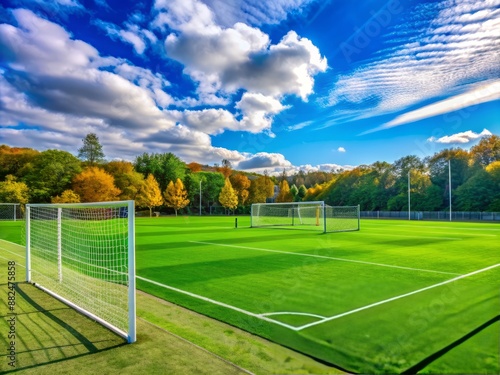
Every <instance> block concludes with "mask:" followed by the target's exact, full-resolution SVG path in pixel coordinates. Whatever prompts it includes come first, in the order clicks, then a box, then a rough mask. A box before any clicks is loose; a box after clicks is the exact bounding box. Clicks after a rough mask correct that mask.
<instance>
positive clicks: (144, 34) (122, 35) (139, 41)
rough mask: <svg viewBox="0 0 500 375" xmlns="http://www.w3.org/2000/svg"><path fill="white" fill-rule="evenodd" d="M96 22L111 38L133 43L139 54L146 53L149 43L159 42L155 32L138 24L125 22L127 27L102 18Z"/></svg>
mask: <svg viewBox="0 0 500 375" xmlns="http://www.w3.org/2000/svg"><path fill="white" fill-rule="evenodd" d="M94 24H95V25H96V26H98V27H100V28H101V29H103V30H104V31H105V32H106V34H108V36H109V37H110V38H112V39H118V40H121V41H122V42H124V43H128V44H131V45H132V47H133V48H134V51H135V52H136V53H137V54H138V55H142V54H144V51H145V50H146V47H147V45H148V44H155V43H156V42H157V37H156V35H155V34H154V33H152V32H151V31H150V30H147V29H141V28H140V27H139V26H138V25H136V24H132V23H125V29H121V28H120V27H118V26H117V25H115V24H113V23H110V22H104V21H102V20H97V21H94Z"/></svg>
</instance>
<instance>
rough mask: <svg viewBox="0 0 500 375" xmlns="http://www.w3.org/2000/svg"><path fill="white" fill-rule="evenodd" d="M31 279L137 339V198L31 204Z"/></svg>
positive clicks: (28, 218)
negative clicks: (113, 200)
mask: <svg viewBox="0 0 500 375" xmlns="http://www.w3.org/2000/svg"><path fill="white" fill-rule="evenodd" d="M25 221H26V280H27V282H29V283H33V284H34V285H35V286H37V287H38V288H40V289H42V290H44V291H46V292H47V293H49V294H50V295H52V296H54V297H55V298H57V299H59V300H61V301H62V302H64V303H66V304H67V305H69V306H71V307H73V308H74V309H76V310H77V311H79V312H81V313H83V314H84V315H87V316H88V317H90V318H91V319H93V320H95V321H97V322H99V323H101V324H102V325H104V326H105V327H107V328H109V329H111V330H112V331H114V332H116V333H117V334H119V335H120V336H122V337H124V338H125V339H127V341H128V342H129V343H132V342H135V341H136V301H135V298H136V296H135V290H136V287H135V208H134V201H121V202H99V203H67V204H27V205H26V212H25Z"/></svg>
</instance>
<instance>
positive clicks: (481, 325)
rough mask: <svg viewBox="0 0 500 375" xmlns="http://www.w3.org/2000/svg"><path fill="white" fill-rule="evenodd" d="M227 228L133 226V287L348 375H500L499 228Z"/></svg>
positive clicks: (165, 220) (152, 221)
mask: <svg viewBox="0 0 500 375" xmlns="http://www.w3.org/2000/svg"><path fill="white" fill-rule="evenodd" d="M234 220H235V218H234V217H229V216H228V217H201V218H200V217H178V218H175V217H160V218H137V219H136V263H137V286H138V288H139V289H142V290H144V291H146V292H148V293H151V294H153V295H156V296H158V297H160V298H162V299H165V300H168V301H171V302H174V303H176V304H178V305H181V306H184V307H187V308H189V309H191V310H193V311H197V312H200V313H202V314H205V315H207V316H210V317H213V318H215V319H217V320H220V321H223V322H226V323H229V324H232V325H234V326H237V327H239V328H242V329H244V330H247V331H249V332H251V333H254V334H257V335H259V336H262V337H265V338H268V339H271V340H273V341H275V342H277V343H279V344H281V345H283V346H286V347H289V348H292V349H294V350H296V351H298V352H301V353H304V354H307V355H309V356H311V357H313V358H316V359H320V360H322V361H324V362H326V363H328V364H330V365H333V366H336V367H338V368H340V369H344V370H347V371H349V372H357V373H374V374H375V373H411V374H413V373H433V374H436V373H442V374H453V373H454V374H464V373H470V374H498V373H500V355H499V352H500V314H499V311H500V245H499V243H500V241H499V237H500V226H499V225H498V224H486V223H480V224H476V223H450V222H418V221H402V220H401V221H389V220H387V221H386V220H362V222H361V230H360V231H358V232H344V233H329V234H322V233H318V232H317V231H309V230H304V229H302V230H297V229H291V228H290V229H277V228H274V229H260V228H249V224H250V218H249V217H238V224H239V225H238V228H237V229H236V228H235V226H234ZM0 224H2V223H0ZM19 229H20V224H18V223H5V225H4V224H2V225H1V226H0V230H1V232H0V237H1V238H4V239H6V240H8V241H12V242H19V240H20V238H19V237H20V230H19ZM7 254H10V255H9V256H12V254H11V253H9V252H7ZM165 319H167V320H168V316H166V317H165ZM205 324H208V323H205ZM139 334H140V332H139ZM228 334H230V332H229V331H228ZM256 350H257V349H256ZM265 360H266V361H268V360H271V361H272V358H265Z"/></svg>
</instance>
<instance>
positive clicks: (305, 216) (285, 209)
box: [250, 201, 360, 233]
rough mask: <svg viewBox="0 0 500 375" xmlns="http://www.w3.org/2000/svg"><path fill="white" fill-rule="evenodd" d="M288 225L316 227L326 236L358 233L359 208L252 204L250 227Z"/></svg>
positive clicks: (320, 202) (296, 204) (316, 203)
mask: <svg viewBox="0 0 500 375" xmlns="http://www.w3.org/2000/svg"><path fill="white" fill-rule="evenodd" d="M261 214H263V215H261ZM289 226H291V227H306V228H307V227H308V228H312V229H315V228H317V230H320V231H322V232H323V233H329V232H347V231H357V230H359V228H360V209H359V205H358V206H333V207H332V206H328V205H327V204H325V202H324V201H310V202H307V201H306V202H282V203H254V204H252V207H251V213H250V227H251V228H258V227H275V228H276V227H277V228H279V227H281V228H282V227H289Z"/></svg>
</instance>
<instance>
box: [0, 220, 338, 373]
mask: <svg viewBox="0 0 500 375" xmlns="http://www.w3.org/2000/svg"><path fill="white" fill-rule="evenodd" d="M20 225H21V223H12V222H2V221H0V238H5V239H7V240H9V241H12V242H13V241H15V242H18V243H19V242H21V240H20V232H21V230H20ZM24 258H25V257H24V249H23V247H22V246H19V245H16V244H14V243H10V242H5V241H1V240H0V314H1V315H2V317H3V319H2V320H1V321H0V332H2V334H0V348H2V352H3V353H2V354H3V355H2V356H1V357H0V359H1V361H0V373H9V372H15V373H19V374H37V375H40V374H51V375H54V374H75V373H78V374H82V375H86V374H96V373H103V374H116V373H120V374H137V373H145V374H176V375H177V374H239V373H248V372H251V373H254V374H279V373H287V374H292V373H293V374H334V373H339V371H338V370H337V369H335V368H332V367H328V366H325V365H323V364H320V363H318V362H316V361H314V360H312V359H311V358H309V357H306V356H303V355H301V354H299V353H297V352H295V351H291V350H289V349H287V348H284V347H282V346H279V345H277V344H274V343H272V342H269V341H267V340H264V339H261V338H259V337H257V336H253V335H251V334H249V333H246V332H244V331H241V330H239V329H237V328H234V327H232V326H229V325H227V324H224V323H222V322H219V321H215V320H212V319H210V318H207V317H205V316H202V315H199V314H196V313H194V312H192V311H189V310H186V309H183V308H182V307H179V306H177V305H174V304H171V303H168V302H166V301H164V300H161V299H158V298H155V297H152V296H151V295H148V294H145V293H141V292H138V293H137V316H138V318H137V319H138V321H137V325H138V326H137V331H138V337H137V339H138V341H137V342H136V343H134V344H132V345H127V344H125V342H124V340H123V339H122V338H120V337H118V336H117V335H115V334H113V333H112V332H110V331H109V330H107V329H105V328H104V327H102V326H101V325H99V324H96V323H95V322H93V321H92V320H90V319H88V318H86V317H84V316H82V315H81V314H79V313H77V312H76V311H75V310H73V309H71V308H68V307H67V306H66V305H64V304H62V303H60V302H59V301H57V300H55V299H54V298H52V297H50V296H49V295H47V294H46V293H44V292H42V291H41V290H39V289H37V288H35V287H34V286H32V285H28V284H26V283H23V282H22V280H24V272H25V268H24V267H23V266H24ZM12 260H14V261H16V281H17V282H19V284H17V288H16V300H15V302H16V305H15V311H14V312H15V314H16V337H15V339H14V340H15V351H16V362H15V368H13V367H11V366H9V361H10V360H9V358H8V357H7V356H5V353H6V350H7V348H9V345H10V343H9V340H10V339H9V338H8V333H9V324H8V320H7V319H8V318H9V317H10V316H12V315H11V313H12V312H11V311H9V310H8V303H7V302H8V284H7V271H8V270H7V262H8V261H12ZM177 335H178V336H177ZM181 336H182V337H183V338H184V339H182V338H181ZM186 339H187V340H186ZM193 343H194V344H196V345H193ZM203 348H205V349H203ZM223 358H224V359H223Z"/></svg>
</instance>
